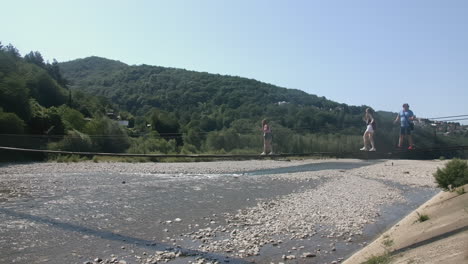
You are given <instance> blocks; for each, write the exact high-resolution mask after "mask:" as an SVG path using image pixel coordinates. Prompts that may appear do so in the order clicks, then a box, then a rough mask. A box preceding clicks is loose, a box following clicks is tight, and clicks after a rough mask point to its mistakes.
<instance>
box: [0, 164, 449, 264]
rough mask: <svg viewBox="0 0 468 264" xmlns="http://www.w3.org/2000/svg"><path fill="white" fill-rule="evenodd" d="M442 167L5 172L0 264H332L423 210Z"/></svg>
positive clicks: (88, 167) (47, 167)
mask: <svg viewBox="0 0 468 264" xmlns="http://www.w3.org/2000/svg"><path fill="white" fill-rule="evenodd" d="M443 165H444V163H443V162H441V161H409V160H397V161H390V160H378V161H361V160H298V161H286V160H284V161H274V160H262V161H221V162H193V163H139V164H131V163H93V162H84V163H71V164H62V163H32V164H2V165H1V166H0V206H1V207H0V251H1V252H2V254H1V256H0V262H1V263H12V262H14V263H159V262H170V263H189V262H190V263H215V262H220V263H223V262H229V263H246V262H256V263H272V262H273V263H280V262H284V263H286V262H287V263H339V262H341V261H342V260H343V259H345V258H346V257H347V256H349V255H350V254H351V253H352V252H354V251H356V250H357V249H359V248H360V247H362V246H363V245H365V244H366V243H369V242H370V241H371V240H372V239H373V238H374V237H375V236H376V235H377V234H378V233H379V232H382V231H383V230H384V229H385V228H388V226H390V225H391V224H392V223H394V222H395V221H397V220H398V219H400V218H402V217H403V216H404V215H405V214H407V213H409V212H410V211H411V210H412V209H414V208H415V207H417V206H418V205H420V204H421V203H423V202H424V201H426V200H427V199H429V198H430V197H431V196H432V195H434V194H435V193H436V192H437V190H436V189H435V184H434V179H433V176H432V174H433V173H434V172H435V170H436V168H437V167H441V166H443Z"/></svg>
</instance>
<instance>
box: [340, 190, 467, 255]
mask: <svg viewBox="0 0 468 264" xmlns="http://www.w3.org/2000/svg"><path fill="white" fill-rule="evenodd" d="M463 189H464V190H465V191H468V185H465V186H464V187H463ZM459 190H460V189H459ZM426 216H427V217H426ZM424 218H428V219H427V220H426V221H421V220H422V219H424ZM385 255H387V256H389V259H391V260H390V263H402V264H403V263H414V264H416V263H425V264H430V263H438V264H440V263H453V264H457V263H460V264H461V263H468V193H463V191H458V192H457V191H454V192H440V193H439V194H437V195H435V196H434V197H433V198H432V199H431V200H429V201H427V202H426V203H424V204H423V205H422V206H420V207H419V208H418V209H417V210H415V211H414V212H412V213H411V214H409V215H408V216H406V217H405V218H404V219H403V220H401V221H400V222H399V223H397V224H396V225H395V226H393V227H392V228H390V229H389V230H388V231H386V232H385V233H383V234H382V235H381V236H380V237H378V238H377V239H376V240H375V241H373V242H372V243H371V244H369V245H368V246H367V247H365V248H363V249H362V250H360V251H359V252H357V253H355V254H354V255H353V256H351V257H350V258H348V259H347V260H346V261H345V262H344V264H357V263H364V262H365V261H367V260H370V259H372V258H375V257H378V256H385Z"/></svg>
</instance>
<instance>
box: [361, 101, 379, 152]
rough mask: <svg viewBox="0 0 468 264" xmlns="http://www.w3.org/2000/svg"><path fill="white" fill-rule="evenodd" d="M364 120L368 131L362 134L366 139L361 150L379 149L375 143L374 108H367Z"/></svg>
mask: <svg viewBox="0 0 468 264" xmlns="http://www.w3.org/2000/svg"><path fill="white" fill-rule="evenodd" d="M363 119H364V122H366V125H367V126H366V131H365V132H364V135H363V136H362V139H363V141H364V147H362V148H361V150H369V151H377V150H376V149H375V144H374V132H375V129H376V123H375V120H374V110H372V108H367V109H366V114H365V115H364V118H363ZM369 143H370V145H371V148H370V149H369V147H368V146H369Z"/></svg>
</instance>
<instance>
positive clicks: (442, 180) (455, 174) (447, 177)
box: [434, 159, 468, 191]
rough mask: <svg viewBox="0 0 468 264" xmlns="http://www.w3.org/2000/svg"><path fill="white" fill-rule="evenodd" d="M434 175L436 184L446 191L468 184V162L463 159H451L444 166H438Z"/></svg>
mask: <svg viewBox="0 0 468 264" xmlns="http://www.w3.org/2000/svg"><path fill="white" fill-rule="evenodd" d="M434 177H435V179H436V182H437V185H438V186H439V187H440V188H442V189H444V190H446V191H447V190H449V189H451V188H456V187H459V186H462V185H465V184H468V163H467V162H466V161H464V160H460V159H453V160H451V161H449V162H448V163H447V165H446V166H445V168H443V169H440V168H438V169H437V172H436V173H434Z"/></svg>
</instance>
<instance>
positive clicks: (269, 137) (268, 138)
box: [263, 133, 273, 140]
mask: <svg viewBox="0 0 468 264" xmlns="http://www.w3.org/2000/svg"><path fill="white" fill-rule="evenodd" d="M263 138H264V139H265V140H272V139H273V136H272V135H271V133H265V134H263Z"/></svg>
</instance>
